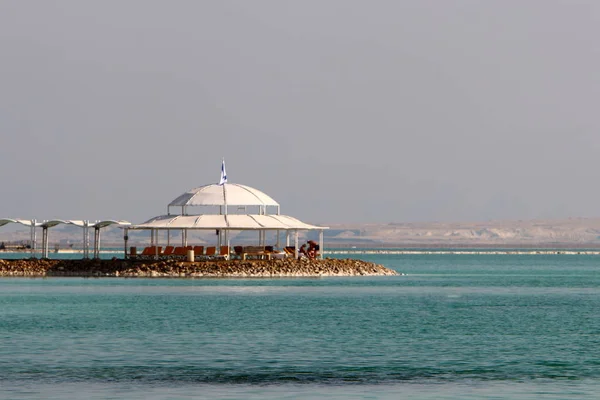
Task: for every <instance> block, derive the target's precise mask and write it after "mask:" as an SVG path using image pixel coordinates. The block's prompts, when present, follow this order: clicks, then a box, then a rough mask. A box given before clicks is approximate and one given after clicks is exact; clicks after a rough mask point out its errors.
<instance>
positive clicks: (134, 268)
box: [0, 259, 400, 278]
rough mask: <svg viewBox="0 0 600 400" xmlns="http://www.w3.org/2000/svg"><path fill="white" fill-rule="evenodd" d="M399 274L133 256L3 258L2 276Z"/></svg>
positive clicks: (294, 263) (367, 265)
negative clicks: (110, 257)
mask: <svg viewBox="0 0 600 400" xmlns="http://www.w3.org/2000/svg"><path fill="white" fill-rule="evenodd" d="M377 275H400V274H399V273H397V272H396V271H394V270H391V269H388V268H385V267H383V266H382V265H378V264H374V263H371V262H367V261H362V260H352V259H324V260H308V259H303V260H295V259H285V260H251V261H248V260H246V261H242V260H229V261H203V262H193V263H190V262H183V261H175V260H169V261H131V260H40V259H26V260H0V276H13V277H19V276H21V277H22V276H27V277H45V276H84V277H167V278H202V277H206V278H242V277H249V278H251V277H321V276H377Z"/></svg>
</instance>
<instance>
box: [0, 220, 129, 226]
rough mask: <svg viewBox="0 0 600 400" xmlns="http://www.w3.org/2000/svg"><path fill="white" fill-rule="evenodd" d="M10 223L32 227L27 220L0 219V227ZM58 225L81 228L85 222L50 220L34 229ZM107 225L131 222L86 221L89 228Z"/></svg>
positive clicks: (30, 222) (40, 222)
mask: <svg viewBox="0 0 600 400" xmlns="http://www.w3.org/2000/svg"><path fill="white" fill-rule="evenodd" d="M10 223H16V224H21V225H25V226H32V225H33V224H34V223H33V221H32V220H28V219H12V218H0V226H3V225H6V224H10ZM60 224H67V225H75V226H79V227H83V226H85V221H82V220H64V219H51V220H48V221H37V222H35V226H36V227H38V226H41V227H45V228H52V227H53V226H56V225H60ZM109 225H131V222H128V221H123V220H118V221H117V220H114V219H108V220H105V221H95V222H92V221H88V225H87V226H88V227H90V228H93V227H98V228H104V227H106V226H109Z"/></svg>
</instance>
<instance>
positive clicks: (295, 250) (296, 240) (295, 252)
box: [294, 229, 298, 259]
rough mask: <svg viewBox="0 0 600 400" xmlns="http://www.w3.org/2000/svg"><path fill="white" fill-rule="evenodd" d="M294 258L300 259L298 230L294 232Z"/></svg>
mask: <svg viewBox="0 0 600 400" xmlns="http://www.w3.org/2000/svg"><path fill="white" fill-rule="evenodd" d="M294 258H295V259H298V230H297V229H296V230H295V231H294Z"/></svg>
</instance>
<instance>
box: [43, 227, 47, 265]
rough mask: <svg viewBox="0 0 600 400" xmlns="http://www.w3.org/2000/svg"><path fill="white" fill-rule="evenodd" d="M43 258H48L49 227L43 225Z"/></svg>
mask: <svg viewBox="0 0 600 400" xmlns="http://www.w3.org/2000/svg"><path fill="white" fill-rule="evenodd" d="M42 258H48V227H47V226H44V227H42Z"/></svg>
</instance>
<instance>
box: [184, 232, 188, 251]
mask: <svg viewBox="0 0 600 400" xmlns="http://www.w3.org/2000/svg"><path fill="white" fill-rule="evenodd" d="M187 234H188V230H187V229H184V230H183V247H186V246H187V245H188V241H187Z"/></svg>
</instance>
